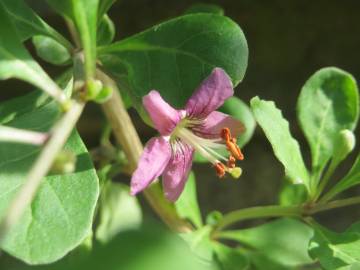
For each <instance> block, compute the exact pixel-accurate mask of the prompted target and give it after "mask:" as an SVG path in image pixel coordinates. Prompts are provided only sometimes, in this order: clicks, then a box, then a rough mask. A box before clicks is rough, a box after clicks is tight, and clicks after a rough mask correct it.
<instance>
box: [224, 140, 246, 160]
mask: <svg viewBox="0 0 360 270" xmlns="http://www.w3.org/2000/svg"><path fill="white" fill-rule="evenodd" d="M226 147H227V149H228V151H229V152H230V153H231V155H233V156H234V157H235V158H236V159H238V160H243V159H244V155H243V153H242V152H241V150H240V148H239V146H238V145H237V144H236V139H235V138H232V139H231V140H229V141H226Z"/></svg>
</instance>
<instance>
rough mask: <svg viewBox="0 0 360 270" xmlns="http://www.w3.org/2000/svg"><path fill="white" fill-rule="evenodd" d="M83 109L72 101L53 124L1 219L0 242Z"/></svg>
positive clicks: (33, 194) (80, 104) (45, 172)
mask: <svg viewBox="0 0 360 270" xmlns="http://www.w3.org/2000/svg"><path fill="white" fill-rule="evenodd" d="M83 109H84V103H79V102H76V101H74V102H73V103H72V105H71V107H70V109H69V110H68V111H67V112H66V113H65V114H64V116H63V117H62V118H61V119H60V120H59V122H57V123H56V125H55V126H54V128H53V130H52V133H51V135H50V137H49V139H48V141H47V143H46V144H45V146H44V148H43V149H42V151H41V153H40V155H39V156H38V158H37V159H36V161H35V163H34V165H33V166H32V168H31V170H30V172H29V174H28V175H27V177H26V179H25V181H24V184H23V185H22V186H21V189H20V190H19V192H18V193H17V194H16V195H15V197H14V199H13V200H12V202H11V203H10V206H9V207H8V209H7V212H6V214H5V216H4V218H3V219H2V220H1V223H0V242H2V241H3V239H4V236H5V235H6V233H7V232H8V231H9V229H11V228H12V227H13V226H14V225H15V224H16V223H17V221H18V220H19V219H20V218H21V216H22V214H23V212H24V210H25V209H26V207H27V206H28V205H30V203H31V202H32V200H33V199H34V196H35V194H36V191H37V190H38V188H39V186H40V184H41V181H42V179H43V178H44V177H45V176H46V174H47V172H48V171H49V170H50V168H51V165H52V163H53V161H54V159H55V158H56V156H57V154H58V152H59V151H60V150H61V149H62V148H63V146H64V144H65V142H66V140H67V139H68V137H69V136H70V134H71V131H72V130H73V129H74V126H75V124H76V122H77V121H78V119H79V117H80V115H81V113H82V111H83Z"/></svg>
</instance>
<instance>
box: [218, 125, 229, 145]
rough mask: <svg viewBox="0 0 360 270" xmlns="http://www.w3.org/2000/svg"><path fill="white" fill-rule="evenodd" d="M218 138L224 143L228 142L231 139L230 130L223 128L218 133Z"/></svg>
mask: <svg viewBox="0 0 360 270" xmlns="http://www.w3.org/2000/svg"><path fill="white" fill-rule="evenodd" d="M220 137H221V138H222V139H223V140H224V141H226V142H227V141H229V140H230V139H231V133H230V129H229V128H227V127H226V128H223V129H222V130H221V132H220Z"/></svg>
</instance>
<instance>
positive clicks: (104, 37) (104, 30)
mask: <svg viewBox="0 0 360 270" xmlns="http://www.w3.org/2000/svg"><path fill="white" fill-rule="evenodd" d="M114 37H115V25H114V23H113V21H112V20H111V19H110V18H109V16H108V15H104V16H103V17H102V19H101V20H100V22H99V27H98V30H97V44H98V45H107V44H110V43H111V42H112V41H113V39H114Z"/></svg>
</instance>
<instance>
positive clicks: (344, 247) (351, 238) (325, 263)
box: [309, 223, 360, 270]
mask: <svg viewBox="0 0 360 270" xmlns="http://www.w3.org/2000/svg"><path fill="white" fill-rule="evenodd" d="M313 227H314V229H315V234H314V237H313V238H312V239H311V242H310V245H309V254H310V255H311V257H313V258H314V259H315V258H316V259H318V260H319V261H320V264H321V265H322V267H324V269H325V270H333V269H352V267H353V265H359V263H360V223H355V224H353V225H352V226H351V227H350V228H349V229H348V230H347V231H345V232H343V233H335V232H332V231H330V230H328V229H326V228H324V227H322V226H320V225H318V224H313ZM342 267H343V268H342ZM355 269H356V268H355Z"/></svg>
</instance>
